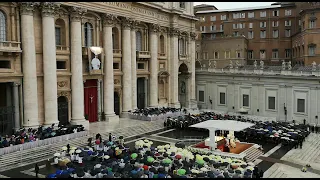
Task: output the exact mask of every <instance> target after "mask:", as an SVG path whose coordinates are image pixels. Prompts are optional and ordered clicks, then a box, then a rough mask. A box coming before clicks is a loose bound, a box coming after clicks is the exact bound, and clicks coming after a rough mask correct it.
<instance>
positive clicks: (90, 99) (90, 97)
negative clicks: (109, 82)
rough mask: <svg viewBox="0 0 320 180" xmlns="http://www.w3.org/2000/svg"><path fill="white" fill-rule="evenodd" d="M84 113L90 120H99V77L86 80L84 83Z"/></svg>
mask: <svg viewBox="0 0 320 180" xmlns="http://www.w3.org/2000/svg"><path fill="white" fill-rule="evenodd" d="M84 113H85V116H86V118H88V120H89V122H96V121H98V89H97V79H90V80H86V82H85V84H84Z"/></svg>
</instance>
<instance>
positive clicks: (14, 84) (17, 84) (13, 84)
mask: <svg viewBox="0 0 320 180" xmlns="http://www.w3.org/2000/svg"><path fill="white" fill-rule="evenodd" d="M20 85H21V83H17V82H13V83H12V86H14V87H18V86H20Z"/></svg>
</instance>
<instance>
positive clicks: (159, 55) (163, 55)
mask: <svg viewBox="0 0 320 180" xmlns="http://www.w3.org/2000/svg"><path fill="white" fill-rule="evenodd" d="M158 59H167V55H166V53H158Z"/></svg>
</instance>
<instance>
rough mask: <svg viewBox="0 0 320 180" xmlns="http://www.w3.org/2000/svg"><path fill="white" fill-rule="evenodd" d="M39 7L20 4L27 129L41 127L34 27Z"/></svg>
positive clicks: (25, 3) (34, 4)
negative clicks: (34, 13) (35, 14)
mask: <svg viewBox="0 0 320 180" xmlns="http://www.w3.org/2000/svg"><path fill="white" fill-rule="evenodd" d="M37 5H39V3H33V2H23V3H20V14H21V27H23V30H22V31H21V44H22V50H23V51H22V69H23V98H24V100H23V103H24V111H23V112H24V123H23V126H24V127H27V128H30V127H31V128H35V127H38V126H39V118H38V117H39V115H38V86H37V66H36V49H35V40H34V27H33V11H34V8H35V6H37ZM55 83H56V82H55Z"/></svg>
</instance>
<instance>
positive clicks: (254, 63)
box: [253, 60, 257, 69]
mask: <svg viewBox="0 0 320 180" xmlns="http://www.w3.org/2000/svg"><path fill="white" fill-rule="evenodd" d="M253 66H254V69H257V60H255V61H254V62H253Z"/></svg>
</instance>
